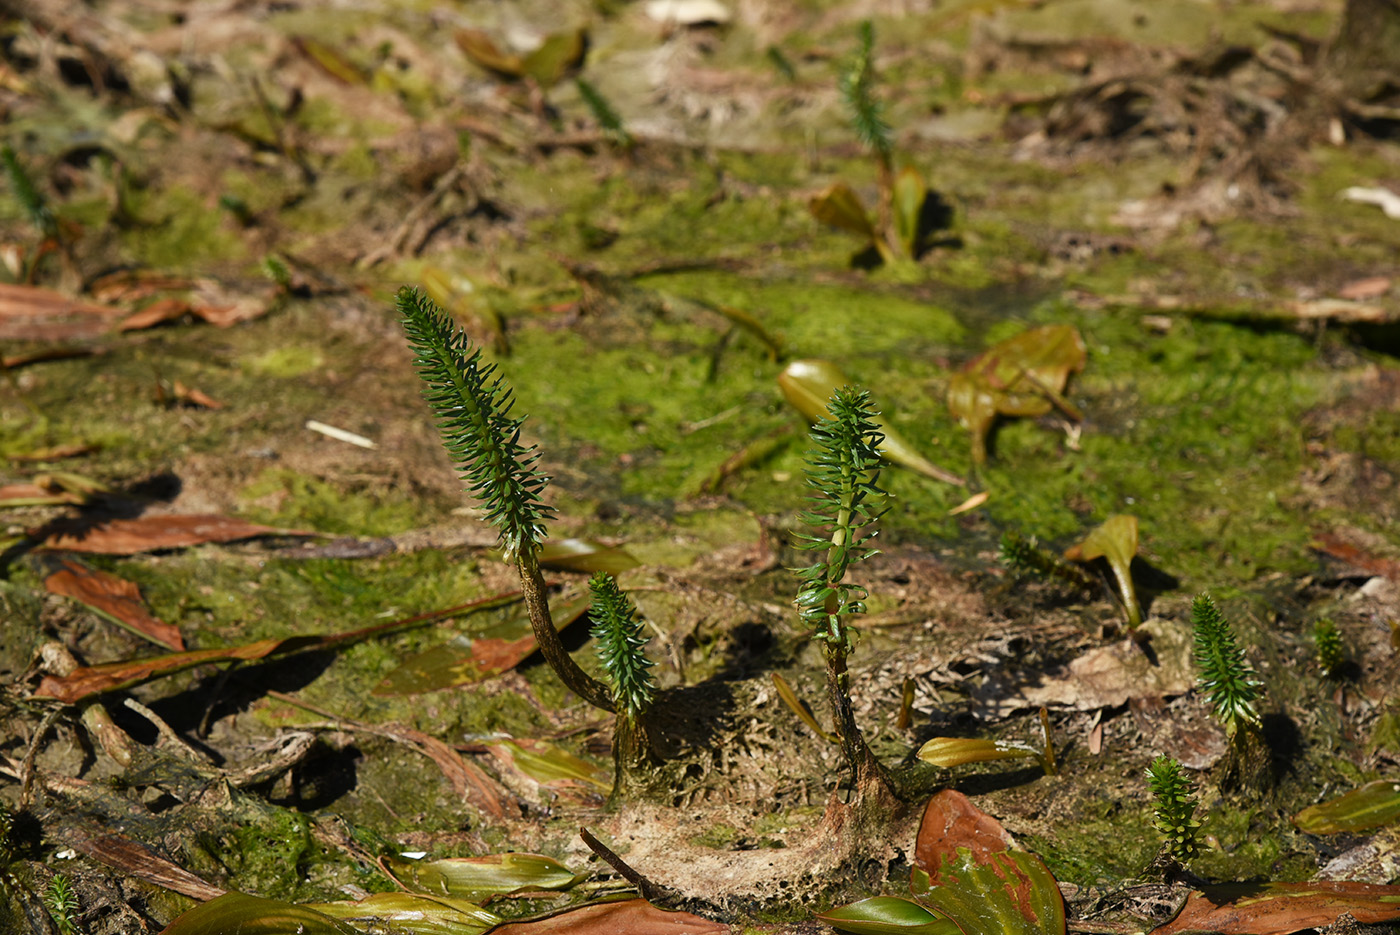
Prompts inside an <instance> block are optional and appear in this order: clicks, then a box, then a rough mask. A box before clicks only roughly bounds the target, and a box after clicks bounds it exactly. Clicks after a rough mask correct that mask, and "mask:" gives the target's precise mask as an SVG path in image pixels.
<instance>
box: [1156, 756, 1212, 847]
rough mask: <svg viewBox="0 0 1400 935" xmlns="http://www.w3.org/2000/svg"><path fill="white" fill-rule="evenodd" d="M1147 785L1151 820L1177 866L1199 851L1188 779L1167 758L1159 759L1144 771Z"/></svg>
mask: <svg viewBox="0 0 1400 935" xmlns="http://www.w3.org/2000/svg"><path fill="white" fill-rule="evenodd" d="M1147 784H1148V786H1149V788H1151V790H1152V796H1153V798H1154V799H1155V802H1154V821H1153V824H1154V825H1155V826H1156V828H1157V830H1158V831H1160V832H1161V833H1162V837H1163V838H1164V839H1165V840H1166V844H1167V848H1168V849H1169V850H1170V852H1171V856H1172V857H1173V858H1174V859H1175V860H1177V861H1178V862H1180V863H1185V862H1186V861H1188V860H1190V859H1191V858H1193V857H1195V856H1196V854H1197V853H1198V852H1199V851H1200V844H1199V843H1198V842H1197V840H1196V832H1197V830H1198V829H1199V828H1200V827H1201V823H1200V822H1199V821H1196V818H1195V816H1196V797H1195V796H1194V795H1193V794H1192V792H1193V789H1192V786H1191V780H1189V779H1187V778H1186V777H1185V776H1183V775H1182V773H1181V764H1180V763H1178V762H1177V761H1176V760H1174V759H1172V758H1171V757H1169V756H1159V757H1157V759H1156V760H1154V761H1153V763H1152V765H1151V766H1149V767H1148V768H1147Z"/></svg>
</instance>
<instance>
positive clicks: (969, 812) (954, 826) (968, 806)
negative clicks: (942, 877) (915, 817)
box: [914, 789, 1011, 883]
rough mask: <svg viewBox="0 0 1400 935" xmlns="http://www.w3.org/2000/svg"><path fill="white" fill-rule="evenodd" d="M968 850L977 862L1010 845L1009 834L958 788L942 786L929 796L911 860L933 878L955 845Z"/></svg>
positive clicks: (952, 854) (952, 856) (954, 854)
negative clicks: (942, 788) (937, 791)
mask: <svg viewBox="0 0 1400 935" xmlns="http://www.w3.org/2000/svg"><path fill="white" fill-rule="evenodd" d="M960 847H965V848H967V849H968V850H969V851H971V852H972V859H973V860H974V861H976V862H977V863H987V862H988V861H989V860H990V859H991V855H993V854H996V853H1000V852H1001V851H1004V850H1007V849H1008V848H1010V847H1011V836H1010V835H1009V834H1007V833H1006V829H1005V828H1003V827H1002V826H1001V823H1000V822H998V821H997V820H996V819H995V818H993V817H992V816H991V815H988V814H987V813H986V812H984V811H982V810H981V809H980V808H978V807H977V806H976V805H973V804H972V802H971V800H970V799H968V797H967V796H965V795H963V794H962V793H961V792H957V791H955V790H953V789H944V790H943V791H942V792H940V793H938V794H937V795H935V796H934V797H933V798H932V799H930V800H929V803H928V807H927V808H926V809H925V810H924V817H923V820H922V821H921V822H919V834H918V837H916V838H915V839H914V863H915V864H917V865H918V866H920V867H922V868H924V870H926V871H928V874H929V876H930V877H932V878H933V880H934V882H935V883H936V882H937V881H938V874H939V872H940V869H941V868H942V866H943V863H944V861H945V860H949V859H953V860H955V859H956V858H957V852H958V848H960Z"/></svg>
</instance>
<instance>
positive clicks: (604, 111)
mask: <svg viewBox="0 0 1400 935" xmlns="http://www.w3.org/2000/svg"><path fill="white" fill-rule="evenodd" d="M574 86H575V87H577V88H578V96H579V97H581V98H583V103H584V104H586V105H587V106H588V110H589V111H590V112H591V113H592V114H593V119H594V120H596V121H598V126H600V127H602V128H603V131H604V132H605V133H607V135H608V137H609V138H610V139H611V140H612V141H613V143H615V144H616V145H617V146H619V147H621V148H622V149H631V148H632V147H633V146H635V145H636V142H637V141H636V140H634V139H633V138H632V134H630V133H628V132H627V127H626V126H625V125H624V124H623V122H622V117H621V116H620V115H619V114H618V112H617V111H616V110H614V109H613V106H612V105H611V104H610V103H608V99H607V98H605V97H603V95H602V94H601V93H600V92H599V91H598V89H597V88H595V87H593V85H592V83H591V82H588V81H585V80H584V79H583V78H575V79H574Z"/></svg>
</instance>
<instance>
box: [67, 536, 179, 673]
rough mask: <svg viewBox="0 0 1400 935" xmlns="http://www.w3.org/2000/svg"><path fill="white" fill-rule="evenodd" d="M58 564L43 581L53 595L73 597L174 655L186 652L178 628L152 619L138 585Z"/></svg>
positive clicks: (76, 564)
mask: <svg viewBox="0 0 1400 935" xmlns="http://www.w3.org/2000/svg"><path fill="white" fill-rule="evenodd" d="M58 564H59V566H60V567H59V569H58V571H55V572H54V573H53V574H51V575H49V576H48V577H47V578H45V579H44V587H45V588H47V589H48V591H49V593H50V594H57V595H60V596H61V597H71V598H72V599H73V600H75V601H77V602H79V603H80V604H86V605H87V606H88V607H91V608H92V609H93V610H95V611H97V613H99V614H101V615H102V616H104V617H107V618H109V619H112V620H114V621H116V622H117V623H120V624H121V625H122V626H124V627H127V628H128V629H130V630H132V631H134V632H135V633H137V634H139V635H141V636H144V637H145V638H146V639H148V640H150V641H151V642H152V643H155V644H156V645H157V646H164V647H165V648H167V649H171V650H174V651H175V652H183V651H184V649H185V641H184V638H183V637H181V636H180V630H179V628H177V627H174V626H171V625H170V624H168V623H166V622H165V621H163V620H159V619H157V618H156V617H154V616H152V615H151V613H150V611H148V610H147V609H146V602H145V601H143V600H142V599H141V590H140V589H139V588H138V587H137V586H136V585H134V584H132V583H131V582H130V581H127V580H126V579H124V578H118V577H117V576H116V575H109V574H107V573H106V572H105V571H98V570H97V569H95V568H87V567H84V566H83V565H80V564H78V563H77V562H72V561H68V560H67V559H59V560H58Z"/></svg>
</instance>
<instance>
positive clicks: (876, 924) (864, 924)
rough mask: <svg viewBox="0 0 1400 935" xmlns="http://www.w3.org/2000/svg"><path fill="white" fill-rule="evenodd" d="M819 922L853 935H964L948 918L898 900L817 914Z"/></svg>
mask: <svg viewBox="0 0 1400 935" xmlns="http://www.w3.org/2000/svg"><path fill="white" fill-rule="evenodd" d="M817 918H818V919H821V920H822V921H823V922H825V923H826V924H827V925H829V926H831V927H832V928H834V929H836V930H838V931H841V932H851V933H853V935H961V930H960V929H959V928H958V926H957V923H955V922H953V921H952V920H951V919H949V918H948V917H947V916H944V915H943V914H941V913H938V912H934V911H932V910H930V909H926V908H924V907H923V906H921V905H919V904H918V903H916V902H914V901H913V900H909V899H902V898H900V897H898V896H875V897H872V898H870V899H862V900H860V901H859V902H854V903H851V904H850V905H847V906H840V907H838V908H836V909H832V910H831V911H830V912H822V913H817Z"/></svg>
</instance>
